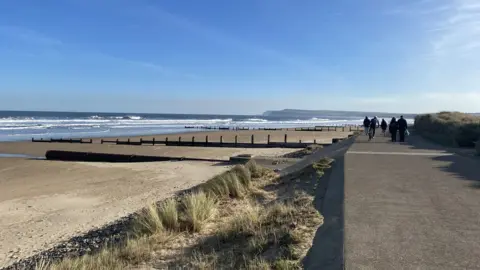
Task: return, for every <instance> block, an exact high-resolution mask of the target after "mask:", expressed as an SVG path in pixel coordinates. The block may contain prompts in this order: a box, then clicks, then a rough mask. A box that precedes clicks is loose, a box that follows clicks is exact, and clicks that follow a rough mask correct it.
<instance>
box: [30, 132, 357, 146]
mask: <svg viewBox="0 0 480 270" xmlns="http://www.w3.org/2000/svg"><path fill="white" fill-rule="evenodd" d="M351 136H353V135H348V138H350V137H351ZM344 139H346V138H333V139H332V141H331V143H317V140H316V139H314V140H313V142H311V141H309V142H305V141H303V142H302V140H299V141H298V142H297V141H295V142H292V141H288V135H287V134H285V136H284V140H283V141H282V142H278V141H277V142H273V141H271V140H270V135H268V136H267V142H256V141H255V135H254V134H252V135H251V136H250V141H249V142H244V141H243V142H239V141H238V135H235V137H234V141H230V142H226V141H224V140H223V136H220V141H211V140H209V137H208V135H206V136H205V138H200V139H199V138H196V137H195V136H192V137H191V138H188V139H185V138H182V136H179V137H178V138H174V139H169V137H166V138H165V140H157V139H155V138H152V139H143V138H140V139H139V140H132V139H130V138H128V139H126V140H120V139H100V143H101V144H116V145H166V146H193V147H231V148H305V147H307V146H309V145H312V144H317V145H322V146H328V145H331V144H334V143H337V142H340V141H342V140H344ZM32 142H48V143H53V142H62V143H93V141H92V139H88V140H84V139H48V140H44V139H38V140H36V139H32Z"/></svg>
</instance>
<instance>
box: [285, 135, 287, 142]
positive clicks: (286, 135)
mask: <svg viewBox="0 0 480 270" xmlns="http://www.w3.org/2000/svg"><path fill="white" fill-rule="evenodd" d="M285 143H287V134H285Z"/></svg>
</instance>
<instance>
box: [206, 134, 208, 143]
mask: <svg viewBox="0 0 480 270" xmlns="http://www.w3.org/2000/svg"><path fill="white" fill-rule="evenodd" d="M205 144H206V145H208V135H207V136H205Z"/></svg>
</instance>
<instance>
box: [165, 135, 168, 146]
mask: <svg viewBox="0 0 480 270" xmlns="http://www.w3.org/2000/svg"><path fill="white" fill-rule="evenodd" d="M167 144H168V137H166V138H165V145H167Z"/></svg>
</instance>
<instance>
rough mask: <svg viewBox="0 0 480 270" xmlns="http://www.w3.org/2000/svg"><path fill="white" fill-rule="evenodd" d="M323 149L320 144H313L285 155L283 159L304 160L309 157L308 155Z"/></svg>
mask: <svg viewBox="0 0 480 270" xmlns="http://www.w3.org/2000/svg"><path fill="white" fill-rule="evenodd" d="M321 148H323V147H322V146H321V145H319V144H311V145H309V146H307V147H305V148H304V149H302V150H298V151H295V152H291V153H287V154H285V155H283V157H284V158H303V157H304V156H308V155H311V154H313V153H314V152H315V151H317V150H318V149H321Z"/></svg>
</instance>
